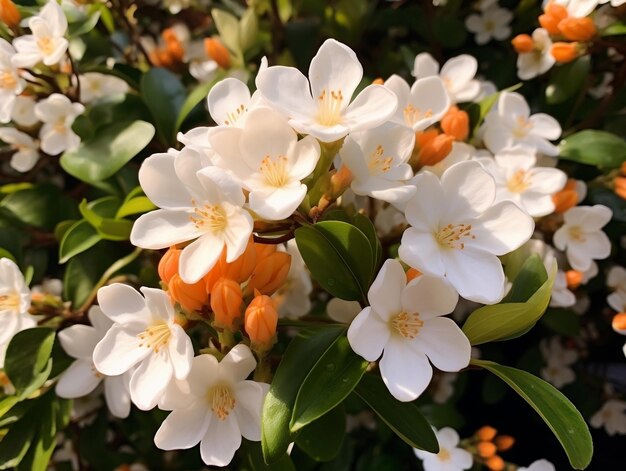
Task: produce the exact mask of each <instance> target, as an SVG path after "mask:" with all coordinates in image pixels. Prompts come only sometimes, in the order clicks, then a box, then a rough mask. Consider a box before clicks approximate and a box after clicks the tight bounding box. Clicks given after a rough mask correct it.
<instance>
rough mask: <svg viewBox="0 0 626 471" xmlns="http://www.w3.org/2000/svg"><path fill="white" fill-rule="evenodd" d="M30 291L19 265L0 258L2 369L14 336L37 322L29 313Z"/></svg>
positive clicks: (0, 352) (0, 364) (0, 351)
mask: <svg viewBox="0 0 626 471" xmlns="http://www.w3.org/2000/svg"><path fill="white" fill-rule="evenodd" d="M29 307H30V290H29V289H28V286H26V283H25V282H24V276H23V275H22V272H20V269H19V268H18V267H17V265H16V264H15V263H14V262H13V261H12V260H10V259H8V258H0V368H1V367H2V366H4V355H5V353H6V348H7V347H8V345H9V342H10V341H11V338H13V336H14V335H15V334H16V333H18V332H20V331H22V330H24V329H29V328H31V327H36V326H37V321H36V320H35V318H34V317H32V316H31V315H30V314H29V313H28V308H29Z"/></svg>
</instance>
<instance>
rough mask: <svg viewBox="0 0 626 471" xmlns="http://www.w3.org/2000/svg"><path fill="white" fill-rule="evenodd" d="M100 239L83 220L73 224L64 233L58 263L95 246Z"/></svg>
mask: <svg viewBox="0 0 626 471" xmlns="http://www.w3.org/2000/svg"><path fill="white" fill-rule="evenodd" d="M100 240H102V238H101V237H100V235H99V234H98V231H97V230H96V229H95V228H94V227H93V226H92V225H91V224H89V222H87V221H86V220H84V219H81V220H80V221H77V222H75V223H74V224H72V226H70V228H69V229H68V230H67V231H65V233H64V234H63V238H62V239H61V244H60V245H59V263H65V262H67V261H68V260H69V259H70V258H72V257H73V256H74V255H78V254H79V253H81V252H84V251H85V250H87V249H89V248H91V247H93V246H94V245H96V244H97V243H98V242H99V241H100Z"/></svg>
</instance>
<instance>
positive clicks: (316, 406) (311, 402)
mask: <svg viewBox="0 0 626 471" xmlns="http://www.w3.org/2000/svg"><path fill="white" fill-rule="evenodd" d="M367 365H369V362H368V361H367V360H364V359H363V358H361V357H360V356H359V355H357V354H356V353H354V352H353V351H352V348H351V347H350V343H349V342H348V338H347V337H345V336H343V335H342V336H341V337H339V338H337V340H335V342H334V343H333V344H332V345H331V346H330V348H329V349H328V350H326V352H324V354H323V355H322V356H321V358H320V359H319V360H318V361H317V363H316V364H315V366H314V367H313V368H312V369H311V371H310V372H309V374H308V375H307V377H306V379H305V380H304V382H303V383H302V386H300V391H298V396H297V398H296V402H295V405H294V408H293V415H292V417H291V423H290V429H291V431H292V432H294V433H295V432H297V431H298V430H300V429H301V428H302V427H304V426H305V425H308V424H310V423H311V422H313V421H314V420H317V419H319V418H320V417H322V416H323V415H324V414H326V413H327V412H328V411H330V410H332V409H334V408H335V407H336V406H337V405H339V404H341V402H343V400H344V399H345V398H346V397H347V396H348V394H350V393H351V392H352V390H353V389H354V388H355V387H356V385H357V384H358V383H359V381H360V380H361V377H362V376H363V373H365V369H366V368H367Z"/></svg>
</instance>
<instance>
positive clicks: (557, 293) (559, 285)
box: [550, 270, 576, 307]
mask: <svg viewBox="0 0 626 471" xmlns="http://www.w3.org/2000/svg"><path fill="white" fill-rule="evenodd" d="M574 304H576V295H575V294H574V293H572V292H571V291H570V290H569V289H568V287H567V278H566V277H565V272H564V271H563V270H559V271H557V272H556V277H555V278H554V284H553V285H552V297H551V298H550V307H571V306H573V305H574Z"/></svg>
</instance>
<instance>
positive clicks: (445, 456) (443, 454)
mask: <svg viewBox="0 0 626 471" xmlns="http://www.w3.org/2000/svg"><path fill="white" fill-rule="evenodd" d="M437 457H438V458H439V459H440V460H441V461H448V460H449V459H450V458H451V457H452V455H451V454H450V452H449V451H448V450H447V449H446V448H441V449H440V450H439V453H437Z"/></svg>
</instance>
